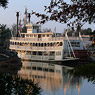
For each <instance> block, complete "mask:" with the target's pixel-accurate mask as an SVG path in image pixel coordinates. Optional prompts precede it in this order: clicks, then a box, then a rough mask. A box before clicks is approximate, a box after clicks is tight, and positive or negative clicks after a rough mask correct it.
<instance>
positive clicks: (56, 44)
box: [10, 18, 89, 62]
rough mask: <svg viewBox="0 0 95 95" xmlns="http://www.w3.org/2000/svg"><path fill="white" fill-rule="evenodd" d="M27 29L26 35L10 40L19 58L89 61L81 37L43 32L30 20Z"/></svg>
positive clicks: (21, 34) (22, 34)
mask: <svg viewBox="0 0 95 95" xmlns="http://www.w3.org/2000/svg"><path fill="white" fill-rule="evenodd" d="M17 22H18V21H17ZM26 27H27V32H26V33H19V36H17V37H12V38H11V39H10V49H11V50H15V51H16V52H17V53H18V56H19V58H21V59H24V60H37V61H51V62H53V61H70V60H78V59H82V60H87V59H89V56H88V52H87V50H86V49H85V47H84V44H83V40H82V37H81V36H79V37H68V35H67V32H65V36H64V35H57V33H56V32H51V31H50V32H42V31H41V29H40V25H37V24H33V23H31V22H30V18H29V22H28V23H27V24H26Z"/></svg>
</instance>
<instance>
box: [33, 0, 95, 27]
mask: <svg viewBox="0 0 95 95" xmlns="http://www.w3.org/2000/svg"><path fill="white" fill-rule="evenodd" d="M45 11H46V14H40V13H37V12H34V11H32V14H35V15H36V16H37V17H41V21H39V22H37V23H43V24H44V23H45V22H46V21H49V20H54V21H57V22H60V23H67V22H68V24H67V25H68V26H74V25H76V27H78V26H80V27H82V25H84V24H85V23H86V22H89V23H92V22H93V23H95V0H71V3H70V4H68V3H66V2H65V1H64V0H51V2H50V5H49V6H45ZM73 18H74V20H73ZM71 19H72V20H71ZM72 28H74V27H72Z"/></svg>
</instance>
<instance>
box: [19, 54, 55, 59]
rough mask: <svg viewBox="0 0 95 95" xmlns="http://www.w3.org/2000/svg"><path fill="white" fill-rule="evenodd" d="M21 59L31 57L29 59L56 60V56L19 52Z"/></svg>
mask: <svg viewBox="0 0 95 95" xmlns="http://www.w3.org/2000/svg"><path fill="white" fill-rule="evenodd" d="M18 56H19V57H20V58H21V59H29V60H54V59H55V56H46V55H44V56H41V55H25V54H21V53H20V54H18Z"/></svg>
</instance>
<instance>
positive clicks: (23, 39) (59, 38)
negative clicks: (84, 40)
mask: <svg viewBox="0 0 95 95" xmlns="http://www.w3.org/2000/svg"><path fill="white" fill-rule="evenodd" d="M15 40H16V41H18V42H19V41H24V42H25V41H28V42H33V41H38V42H39V41H61V40H67V39H66V38H65V37H52V38H47V39H43V38H36V37H35V38H22V37H12V38H11V40H10V41H15ZM69 40H79V37H69Z"/></svg>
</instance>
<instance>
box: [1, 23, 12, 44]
mask: <svg viewBox="0 0 95 95" xmlns="http://www.w3.org/2000/svg"><path fill="white" fill-rule="evenodd" d="M10 36H11V32H10V29H9V28H7V26H6V25H4V24H2V25H1V24H0V45H1V46H3V45H4V44H6V45H8V44H9V39H10Z"/></svg>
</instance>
